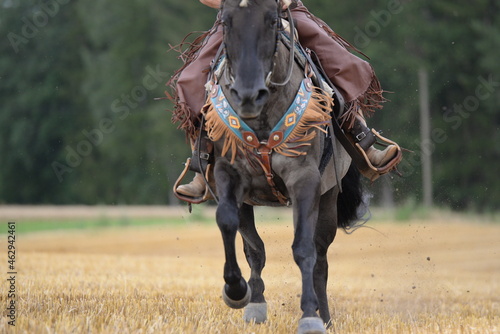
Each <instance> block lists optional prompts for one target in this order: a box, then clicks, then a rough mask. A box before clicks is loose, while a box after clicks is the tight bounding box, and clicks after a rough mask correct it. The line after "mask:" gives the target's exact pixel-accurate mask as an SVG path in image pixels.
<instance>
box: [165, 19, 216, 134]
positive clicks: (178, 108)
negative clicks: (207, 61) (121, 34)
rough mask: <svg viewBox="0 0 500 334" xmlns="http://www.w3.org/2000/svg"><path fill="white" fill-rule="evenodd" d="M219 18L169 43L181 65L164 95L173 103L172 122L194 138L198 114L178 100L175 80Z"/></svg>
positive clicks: (206, 38)
mask: <svg viewBox="0 0 500 334" xmlns="http://www.w3.org/2000/svg"><path fill="white" fill-rule="evenodd" d="M218 21H219V19H217V21H216V22H215V24H214V27H213V28H212V29H210V30H208V31H205V32H191V33H189V34H187V35H186V36H185V37H184V39H183V40H182V41H181V42H180V43H179V44H178V45H174V46H172V45H170V50H169V51H171V50H174V51H176V52H178V53H179V56H178V59H181V60H182V61H183V63H184V64H183V65H182V66H181V67H180V68H179V69H178V70H177V71H175V72H174V74H173V75H172V77H171V78H170V80H169V81H168V82H167V83H166V86H167V87H168V89H169V90H170V91H165V95H166V97H167V99H168V100H170V101H171V102H172V103H173V104H174V109H173V110H170V111H171V112H172V119H171V120H172V123H174V124H175V123H179V125H178V126H177V128H178V129H181V130H183V131H184V132H186V135H187V136H188V137H189V138H190V139H195V138H196V135H197V131H198V126H197V125H198V124H199V114H198V113H196V112H194V111H193V110H191V109H190V108H189V106H188V105H187V104H186V103H184V102H181V101H180V100H179V95H178V92H177V81H178V80H179V77H180V75H181V73H182V71H184V69H185V68H186V67H187V66H189V64H191V63H192V62H193V61H194V60H195V59H196V58H197V57H198V52H199V50H200V49H201V48H202V47H203V46H204V45H205V44H206V41H207V40H208V37H209V36H210V35H211V34H212V33H213V32H215V30H216V27H217V24H218ZM197 33H199V34H200V35H199V36H198V37H196V38H195V39H194V40H193V41H192V42H189V41H188V39H189V38H190V37H191V36H192V35H194V34H197Z"/></svg>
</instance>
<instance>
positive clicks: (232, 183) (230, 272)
mask: <svg viewBox="0 0 500 334" xmlns="http://www.w3.org/2000/svg"><path fill="white" fill-rule="evenodd" d="M214 177H215V182H216V186H217V195H218V197H219V204H218V206H217V211H216V220H217V225H218V226H219V229H220V231H221V234H222V240H223V242H224V251H225V254H226V261H225V263H224V281H225V282H226V284H225V285H224V288H223V290H222V297H223V299H224V302H225V303H226V304H227V305H228V306H229V307H231V308H243V307H245V306H246V305H247V304H248V303H249V301H250V296H251V291H250V288H249V286H248V284H247V282H246V281H245V280H244V279H243V277H242V276H241V270H240V268H239V266H238V262H237V260H236V248H235V241H236V233H237V231H238V226H239V222H240V220H239V208H238V200H237V194H238V192H239V191H240V189H239V187H238V185H239V184H240V180H239V176H238V174H237V173H236V172H235V171H234V169H233V168H232V167H231V166H230V165H229V163H226V162H225V161H223V160H222V161H221V160H219V161H218V162H217V163H216V165H215V169H214Z"/></svg>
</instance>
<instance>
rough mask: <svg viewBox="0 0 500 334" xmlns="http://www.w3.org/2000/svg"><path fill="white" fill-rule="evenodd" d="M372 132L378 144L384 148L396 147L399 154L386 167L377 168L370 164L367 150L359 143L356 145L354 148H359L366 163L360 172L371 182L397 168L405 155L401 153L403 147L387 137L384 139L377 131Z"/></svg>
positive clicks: (360, 167) (359, 167)
mask: <svg viewBox="0 0 500 334" xmlns="http://www.w3.org/2000/svg"><path fill="white" fill-rule="evenodd" d="M371 132H372V133H373V135H374V136H375V138H376V139H377V141H376V143H377V144H379V145H383V146H389V145H394V146H396V149H397V152H396V154H395V155H394V157H393V158H392V159H391V160H389V161H388V162H387V163H386V164H385V165H384V166H381V167H375V166H373V165H372V163H371V162H370V159H368V155H367V154H366V152H365V150H364V149H363V148H362V147H361V145H360V144H359V143H355V144H354V146H355V147H356V148H357V150H358V152H359V153H361V155H362V156H363V158H364V160H365V161H366V165H364V166H358V169H359V171H360V172H361V174H363V176H365V177H366V178H368V179H369V180H370V181H372V182H373V181H375V180H376V179H378V178H379V177H380V176H382V175H384V174H387V173H389V172H390V171H391V170H393V169H394V168H396V166H397V165H398V164H399V163H400V162H401V159H403V153H402V151H401V147H399V145H398V144H397V143H396V142H394V141H392V140H390V139H387V138H385V137H383V136H382V135H381V134H380V133H378V132H377V131H376V130H375V129H371Z"/></svg>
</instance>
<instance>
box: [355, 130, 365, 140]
mask: <svg viewBox="0 0 500 334" xmlns="http://www.w3.org/2000/svg"><path fill="white" fill-rule="evenodd" d="M365 137H366V133H364V132H361V133H358V134H357V135H356V140H357V141H362V140H363V139H365Z"/></svg>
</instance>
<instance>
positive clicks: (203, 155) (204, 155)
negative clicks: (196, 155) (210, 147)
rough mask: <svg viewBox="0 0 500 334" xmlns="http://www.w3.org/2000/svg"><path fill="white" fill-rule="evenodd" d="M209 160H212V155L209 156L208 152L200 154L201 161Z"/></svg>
mask: <svg viewBox="0 0 500 334" xmlns="http://www.w3.org/2000/svg"><path fill="white" fill-rule="evenodd" d="M209 158H210V154H208V153H206V152H201V153H200V159H203V160H208V159H209Z"/></svg>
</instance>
